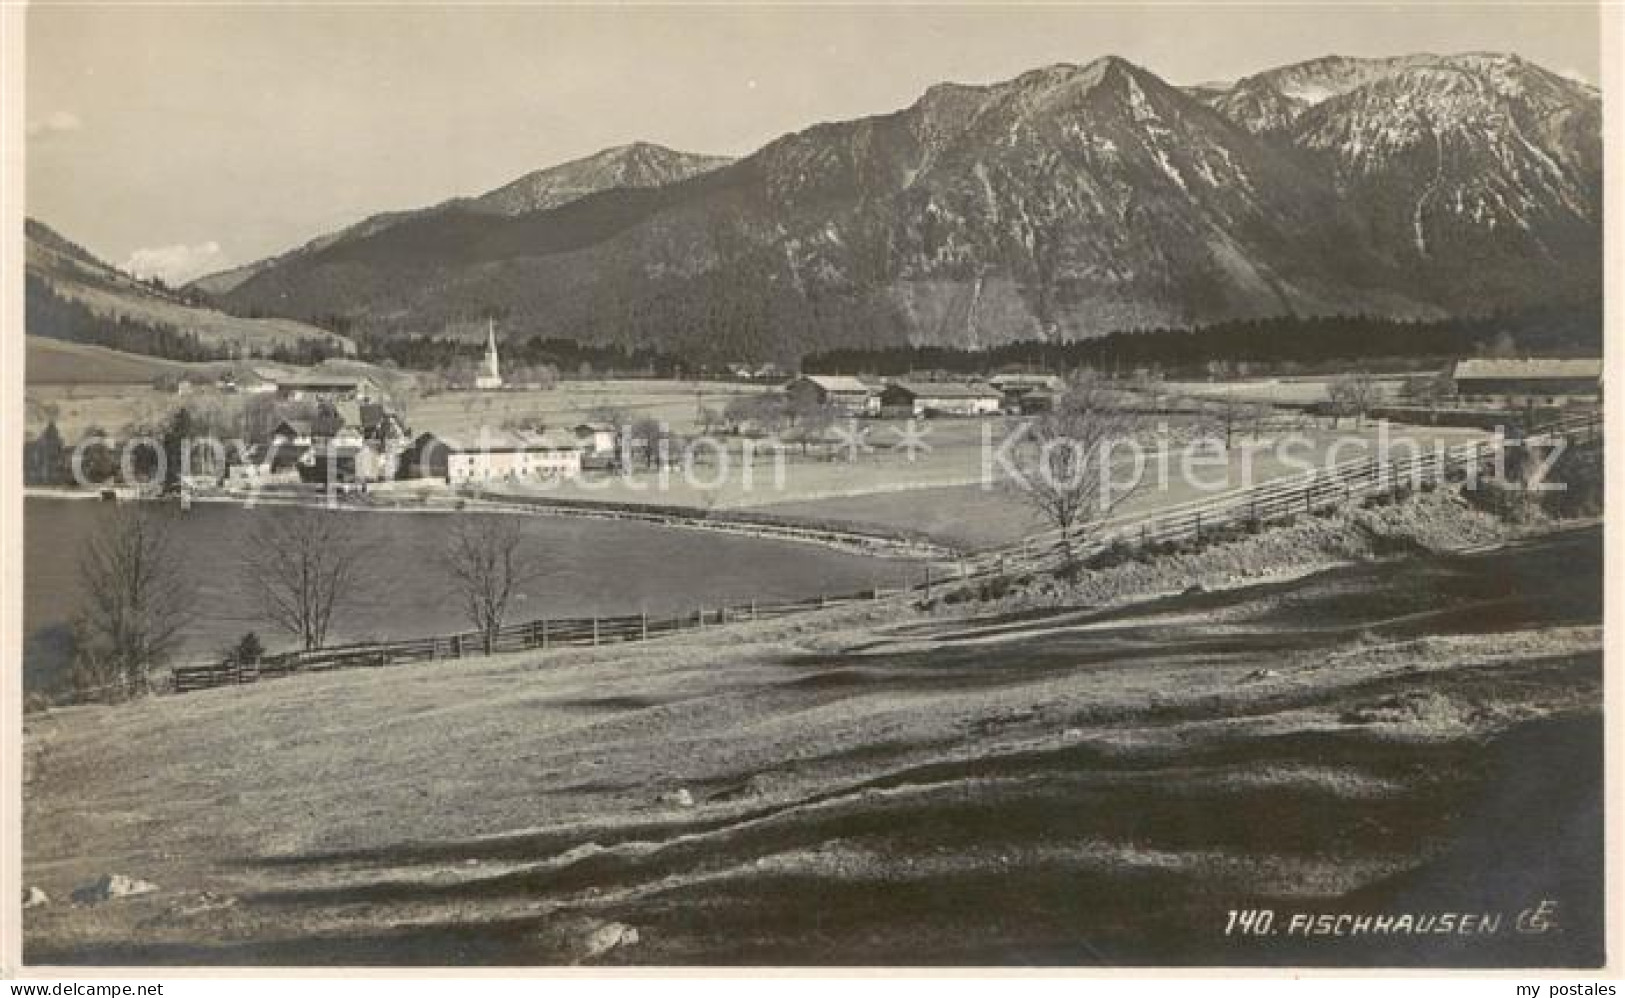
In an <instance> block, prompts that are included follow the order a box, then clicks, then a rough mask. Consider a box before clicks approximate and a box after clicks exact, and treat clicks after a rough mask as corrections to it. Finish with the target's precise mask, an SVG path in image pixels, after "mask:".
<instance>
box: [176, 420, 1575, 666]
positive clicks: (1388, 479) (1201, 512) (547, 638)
mask: <svg viewBox="0 0 1625 998" xmlns="http://www.w3.org/2000/svg"><path fill="white" fill-rule="evenodd" d="M1601 433H1602V421H1601V416H1600V415H1596V414H1592V415H1588V416H1581V417H1575V418H1572V419H1567V420H1563V421H1561V422H1557V423H1552V424H1549V425H1547V426H1544V427H1541V428H1540V429H1539V430H1537V431H1535V432H1534V433H1531V434H1530V435H1529V436H1528V437H1526V438H1524V440H1523V441H1522V443H1523V444H1526V445H1527V444H1537V445H1538V444H1542V443H1550V442H1555V441H1558V440H1570V441H1572V440H1584V441H1595V440H1597V439H1599V438H1600V436H1601ZM1496 457H1497V455H1496V444H1495V443H1494V442H1492V441H1480V442H1477V443H1471V444H1463V445H1459V446H1457V447H1453V448H1449V449H1447V450H1436V451H1432V452H1429V453H1424V454H1418V455H1415V456H1412V457H1410V458H1407V459H1404V460H1400V461H1388V462H1383V461H1378V460H1376V459H1360V460H1355V461H1348V462H1344V463H1343V464H1339V465H1336V466H1334V467H1331V468H1325V469H1316V470H1313V471H1310V472H1306V473H1304V474H1301V475H1295V476H1289V477H1285V478H1277V479H1274V480H1272V481H1269V482H1266V483H1264V484H1262V485H1258V486H1255V487H1252V488H1246V489H1240V490H1235V491H1232V492H1227V493H1224V494H1221V495H1217V496H1214V497H1212V498H1209V499H1203V500H1200V501H1197V502H1194V503H1189V504H1186V505H1184V506H1182V507H1180V508H1179V509H1178V510H1177V511H1175V512H1173V513H1167V512H1163V513H1159V514H1151V515H1145V516H1141V517H1137V518H1122V519H1118V520H1114V521H1109V522H1108V524H1107V525H1106V527H1105V529H1103V530H1101V531H1098V532H1097V533H1096V534H1095V535H1093V536H1092V537H1091V538H1090V539H1089V541H1088V542H1087V543H1086V544H1080V545H1077V552H1076V553H1077V554H1078V555H1080V556H1082V557H1087V556H1089V555H1090V554H1094V553H1098V552H1100V551H1103V550H1105V549H1106V548H1108V547H1109V546H1111V545H1114V544H1128V545H1137V546H1149V545H1154V544H1163V543H1169V542H1178V541H1186V540H1200V539H1201V538H1202V536H1203V535H1204V534H1205V533H1208V532H1212V531H1218V530H1221V529H1226V528H1230V527H1233V526H1236V525H1238V524H1259V523H1266V522H1269V521H1274V520H1282V519H1287V518H1289V517H1292V516H1296V515H1300V514H1310V513H1314V512H1316V511H1317V510H1323V509H1327V508H1330V507H1335V506H1340V505H1346V504H1349V503H1352V502H1355V501H1357V500H1364V499H1366V498H1369V497H1371V496H1375V495H1382V494H1392V493H1397V492H1399V491H1402V490H1405V489H1412V488H1421V487H1425V486H1427V485H1429V484H1437V483H1440V482H1443V481H1445V480H1447V479H1448V478H1450V477H1452V476H1456V475H1466V474H1475V475H1487V474H1488V473H1489V471H1490V469H1488V468H1486V465H1490V464H1492V463H1493V462H1494V461H1495V459H1496ZM1061 556H1062V555H1061V551H1060V548H1059V545H1058V543H1057V540H1056V538H1055V535H1054V534H1053V533H1051V534H1047V535H1043V536H1041V537H1038V538H1029V539H1028V540H1027V541H1026V542H1024V543H1023V544H1020V545H1015V546H1012V547H1008V548H1004V549H1001V550H998V551H994V552H990V553H987V554H984V555H981V556H979V557H977V558H975V559H965V560H963V561H962V562H961V563H960V567H959V571H958V572H954V573H949V574H948V575H947V576H946V577H944V576H938V577H937V578H936V579H933V578H932V577H931V574H930V572H929V571H927V572H926V574H925V577H924V580H923V581H922V582H921V583H920V584H917V585H912V586H905V587H899V588H894V589H882V588H875V589H868V590H864V591H862V592H859V593H851V594H847V595H844V596H825V597H814V598H811V599H804V600H798V601H793V602H787V603H763V602H751V603H745V604H734V605H719V606H715V607H709V608H700V609H696V610H695V611H694V612H692V613H688V614H684V615H681V616H675V617H658V618H654V617H650V616H648V615H647V614H636V615H629V616H603V617H567V618H546V617H544V618H540V619H537V620H530V621H525V622H524V623H519V624H510V625H508V626H506V627H503V628H501V629H499V630H497V631H496V632H495V633H494V634H492V635H491V636H490V637H489V638H487V636H486V635H483V634H481V633H479V632H477V631H466V632H463V633H460V634H452V635H445V636H439V637H429V638H413V639H407V640H403V641H387V642H371V643H365V644H355V645H344V646H337V647H332V648H322V649H317V650H313V651H299V652H288V653H285V654H280V655H270V656H267V657H265V658H264V659H263V660H262V661H261V662H259V663H258V664H254V665H234V664H231V663H219V664H212V665H197V666H185V667H180V668H176V669H175V670H174V673H173V676H174V680H173V689H174V690H175V692H177V693H184V692H191V691H193V690H201V689H209V688H214V687H220V686H235V685H238V684H241V683H252V682H258V681H259V680H261V679H271V678H276V677H279V676H286V675H291V674H293V673H296V672H320V671H325V670H328V669H340V668H365V667H379V666H386V665H394V664H397V663H402V662H422V661H432V660H436V659H455V658H463V657H465V656H473V655H484V654H490V653H497V652H515V651H527V650H545V649H550V648H569V647H592V646H597V645H610V644H617V643H622V642H628V641H651V640H655V639H658V638H663V637H667V636H670V635H673V634H681V633H693V632H695V631H699V630H702V629H703V628H706V627H715V626H719V625H722V624H729V623H737V622H740V621H751V620H765V619H771V618H775V617H782V616H786V615H789V614H797V613H806V612H809V611H813V610H820V609H825V608H828V607H835V606H850V605H853V604H858V603H865V602H871V601H875V600H881V599H887V598H890V597H895V596H908V597H910V598H916V597H923V598H926V599H929V598H930V597H931V595H932V594H933V591H934V590H933V587H934V586H941V585H944V584H948V585H952V584H955V583H961V582H966V581H971V580H975V579H978V578H986V577H991V576H996V575H1002V574H1004V573H1005V572H1008V571H1011V570H1013V569H1015V570H1025V571H1033V570H1037V569H1041V568H1044V567H1045V566H1047V565H1051V564H1054V563H1055V562H1056V561H1057V560H1058V559H1059V558H1060V557H1061Z"/></svg>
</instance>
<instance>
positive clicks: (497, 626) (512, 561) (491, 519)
mask: <svg viewBox="0 0 1625 998" xmlns="http://www.w3.org/2000/svg"><path fill="white" fill-rule="evenodd" d="M521 527H522V524H521V522H520V520H519V518H518V517H513V516H471V517H470V516H459V517H458V518H457V521H456V524H455V525H454V526H453V527H452V528H451V532H450V534H449V536H448V537H447V538H446V547H445V551H444V553H443V555H442V563H443V564H444V566H445V569H446V572H447V574H448V575H449V576H450V577H451V581H452V584H453V586H454V587H455V588H456V590H457V594H458V595H459V596H460V597H461V598H462V601H463V610H464V612H465V613H466V614H467V615H468V619H469V621H470V622H471V623H472V624H473V625H474V628H475V629H476V630H478V631H479V632H480V633H481V634H482V635H484V637H485V650H486V652H487V653H489V652H490V651H491V648H492V644H493V642H495V640H496V635H497V631H499V630H501V629H502V622H503V620H504V619H505V618H506V617H507V614H508V604H509V603H510V602H511V601H512V600H513V597H514V593H515V591H516V590H517V589H518V588H519V587H520V586H522V585H524V584H525V583H526V582H528V581H529V580H531V579H533V578H535V577H536V576H537V575H538V574H539V573H540V570H541V565H540V562H539V561H538V559H536V558H535V557H534V556H533V555H531V554H529V553H527V552H526V551H525V550H524V540H525V538H524V531H523V530H522V529H521Z"/></svg>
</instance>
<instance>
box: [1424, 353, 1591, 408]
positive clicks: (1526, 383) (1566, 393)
mask: <svg viewBox="0 0 1625 998" xmlns="http://www.w3.org/2000/svg"><path fill="white" fill-rule="evenodd" d="M1450 377H1451V380H1452V381H1454V382H1455V385H1456V394H1457V395H1458V396H1459V397H1460V398H1461V400H1462V401H1463V402H1470V403H1478V404H1485V405H1504V406H1522V405H1566V404H1569V403H1574V402H1595V401H1598V400H1599V399H1601V398H1602V359H1601V358H1598V357H1582V358H1572V359H1563V360H1558V359H1525V360H1502V359H1496V358H1473V359H1470V360H1459V361H1457V362H1456V365H1455V367H1454V369H1453V370H1452V371H1451V373H1450Z"/></svg>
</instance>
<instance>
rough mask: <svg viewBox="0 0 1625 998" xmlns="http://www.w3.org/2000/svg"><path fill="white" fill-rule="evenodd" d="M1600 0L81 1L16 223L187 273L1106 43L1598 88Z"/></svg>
mask: <svg viewBox="0 0 1625 998" xmlns="http://www.w3.org/2000/svg"><path fill="white" fill-rule="evenodd" d="M1598 38H1599V31H1598V26H1597V12H1596V8H1595V7H1589V6H1583V5H1576V6H1551V5H1545V6H1540V5H1534V4H1519V5H1512V6H1508V5H1500V6H1494V7H1470V6H1462V5H1459V4H1458V5H1452V6H1430V7H1417V6H1409V7H1407V6H1403V5H1393V6H1385V7H1374V6H1361V7H1346V6H1328V5H1321V6H1309V5H1307V4H1305V5H1299V6H1280V5H1275V6H1234V5H1227V6H1222V7H1221V6H1215V5H1209V6H1207V7H1187V6H1156V7H1152V6H1138V7H1135V6H1129V7H1122V6H1119V7H1106V6H1098V5H1096V6H1076V7H1056V6H1044V7H1011V6H1005V7H995V6H992V5H989V6H976V7H967V6H958V7H923V6H910V7H890V8H880V7H872V6H871V7H856V6H846V7H833V6H824V7H815V6H802V7H788V6H776V7H769V6H707V7H687V8H673V7H665V8H654V7H622V8H608V7H597V8H583V7H575V8H565V7H540V6H537V7H524V6H512V5H509V6H486V7H474V6H449V5H448V6H441V7H426V6H404V5H402V6H346V7H335V6H331V5H329V6H322V7H316V6H280V7H268V6H230V7H226V6H213V7H211V6H184V7H181V6H177V7H162V6H144V7H130V6H124V7H111V6H69V5H66V4H47V5H44V6H36V7H33V8H31V9H30V11H29V14H28V38H27V46H28V53H27V56H28V95H27V122H28V126H27V127H28V177H27V183H28V197H27V201H28V210H29V213H30V214H31V215H34V216H35V217H37V218H40V219H41V220H43V221H45V222H47V223H49V224H51V225H53V226H55V227H57V228H58V229H59V230H60V231H61V232H62V233H63V234H64V235H66V236H68V237H69V238H71V239H74V240H76V241H78V242H80V243H82V244H84V245H85V246H87V247H88V248H89V249H91V250H92V251H93V252H95V253H97V254H98V255H100V256H102V257H103V258H105V259H107V260H109V261H111V262H112V263H115V264H120V265H123V264H132V265H136V266H139V267H142V268H145V269H153V270H157V271H160V272H164V273H166V274H167V276H170V277H174V278H180V279H184V278H186V277H190V276H194V275H195V274H196V273H200V272H203V271H206V270H214V269H219V268H221V267H224V266H230V265H233V264H237V263H244V262H248V261H250V260H254V259H258V258H260V257H262V256H266V255H269V254H272V253H276V252H280V251H282V250H285V249H287V248H289V247H291V246H293V245H296V244H299V243H302V242H304V241H306V240H308V239H310V238H312V237H314V236H316V235H319V234H321V233H324V232H328V231H331V230H333V229H335V228H338V227H340V226H343V225H346V224H348V223H350V222H354V221H356V220H358V219H360V218H363V217H365V216H366V215H369V214H371V213H373V212H377V211H381V210H386V209H395V208H408V207H417V206H421V205H426V204H432V203H434V202H438V201H441V200H444V199H446V198H448V197H452V196H455V195H459V194H473V193H479V192H481V191H485V190H488V189H490V188H492V187H496V186H499V185H500V184H503V183H505V182H507V181H509V180H512V179H513V178H515V177H517V176H519V175H521V174H523V173H526V172H528V171H530V170H533V169H537V168H539V167H543V166H549V165H552V164H555V163H559V162H563V161H565V160H568V159H572V158H575V157H577V156H582V155H586V154H588V153H591V152H595V151H597V150H598V149H601V148H604V147H607V146H612V145H619V144H622V143H626V142H632V141H636V140H647V141H651V142H658V143H660V144H662V145H667V146H671V147H672V148H675V149H682V150H687V151H692V152H705V153H729V154H736V155H737V154H744V153H748V152H750V151H752V150H754V149H756V148H758V147H760V146H761V145H763V144H764V143H766V142H767V141H769V140H771V139H773V138H775V137H777V136H779V135H781V134H783V133H785V132H790V131H796V130H799V129H801V128H805V127H807V126H808V125H811V124H814V123H816V122H819V121H830V120H838V119H844V118H852V117H859V116H862V115H866V114H876V113H883V112H886V111H891V110H895V109H897V108H899V107H903V106H906V105H908V104H910V103H912V102H913V101H914V99H915V98H917V97H918V96H919V94H920V93H921V92H922V91H924V90H925V89H926V88H927V87H929V86H931V85H932V84H934V83H939V82H943V81H947V80H952V81H958V82H965V83H983V82H990V81H994V80H1001V79H1007V78H1009V77H1012V76H1015V75H1017V74H1019V73H1021V72H1024V71H1025V70H1028V69H1032V68H1034V67H1037V66H1042V65H1046V64H1049V63H1054V62H1075V63H1084V62H1088V61H1090V60H1091V59H1094V58H1097V57H1099V56H1102V55H1108V54H1115V55H1119V56H1122V57H1124V58H1126V59H1129V60H1131V61H1133V62H1136V63H1138V64H1140V65H1142V66H1144V67H1146V68H1147V69H1149V70H1151V71H1152V72H1155V73H1157V74H1158V75H1160V76H1162V77H1163V78H1164V79H1166V80H1168V81H1169V82H1171V83H1176V84H1185V83H1198V82H1204V81H1208V80H1217V79H1232V78H1235V77H1238V76H1243V75H1246V74H1248V73H1251V72H1256V71H1258V70H1261V69H1266V68H1269V67H1272V66H1276V65H1281V64H1284V63H1289V62H1296V61H1300V60H1303V59H1310V58H1314V57H1317V56H1321V55H1327V54H1331V53H1337V54H1342V55H1368V56H1370V55H1394V54H1400V53H1407V52H1420V51H1431V52H1461V51H1478V50H1495V51H1512V52H1516V53H1518V54H1519V55H1522V56H1524V57H1525V58H1528V59H1532V60H1534V61H1536V62H1538V63H1541V64H1542V65H1544V66H1546V67H1548V68H1550V69H1552V70H1555V71H1558V72H1563V73H1567V74H1570V75H1575V76H1579V77H1582V78H1584V79H1586V80H1588V81H1590V82H1592V83H1596V82H1598V64H1599V52H1598V47H1599V41H1598Z"/></svg>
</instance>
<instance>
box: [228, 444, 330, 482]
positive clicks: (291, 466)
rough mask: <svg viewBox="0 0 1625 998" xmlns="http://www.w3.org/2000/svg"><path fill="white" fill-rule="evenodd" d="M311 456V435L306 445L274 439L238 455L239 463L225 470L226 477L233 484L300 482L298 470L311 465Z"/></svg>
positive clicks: (237, 461)
mask: <svg viewBox="0 0 1625 998" xmlns="http://www.w3.org/2000/svg"><path fill="white" fill-rule="evenodd" d="M309 454H310V441H309V438H308V436H307V437H306V439H305V442H304V443H295V442H292V441H291V440H287V439H273V441H272V442H271V443H268V444H255V445H254V446H252V447H250V448H248V449H247V450H246V451H242V452H240V453H239V454H238V455H237V460H236V461H234V462H232V463H231V464H230V465H229V466H228V467H227V468H226V478H227V481H228V482H229V483H230V484H233V485H251V484H270V483H273V482H297V481H299V478H300V476H299V468H300V466H301V465H302V464H307V463H309V460H310V458H309Z"/></svg>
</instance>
